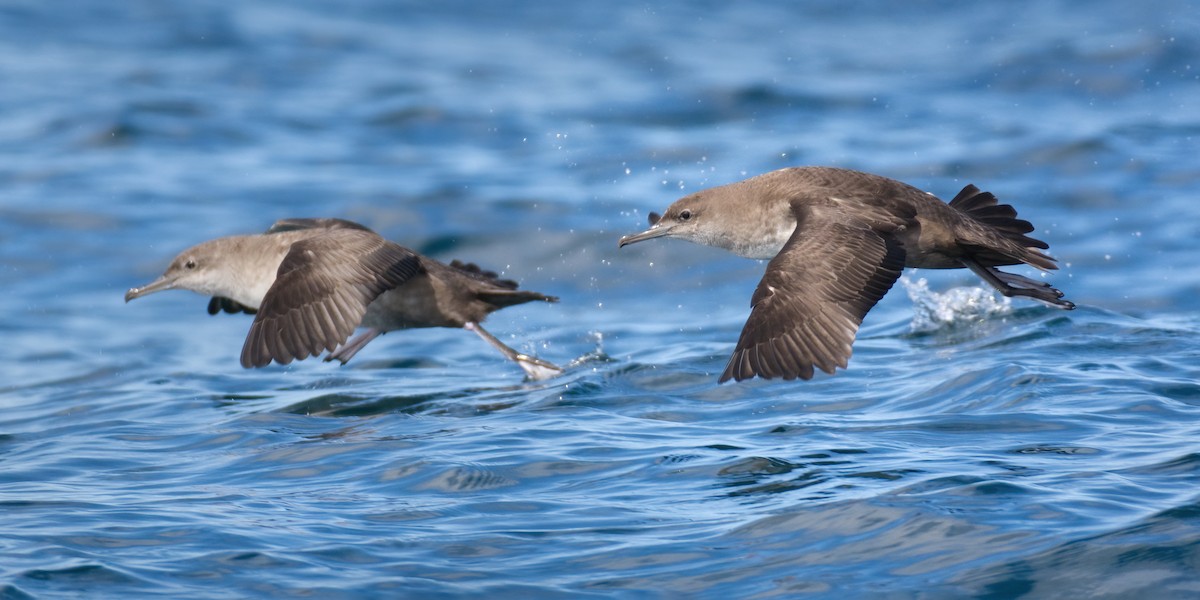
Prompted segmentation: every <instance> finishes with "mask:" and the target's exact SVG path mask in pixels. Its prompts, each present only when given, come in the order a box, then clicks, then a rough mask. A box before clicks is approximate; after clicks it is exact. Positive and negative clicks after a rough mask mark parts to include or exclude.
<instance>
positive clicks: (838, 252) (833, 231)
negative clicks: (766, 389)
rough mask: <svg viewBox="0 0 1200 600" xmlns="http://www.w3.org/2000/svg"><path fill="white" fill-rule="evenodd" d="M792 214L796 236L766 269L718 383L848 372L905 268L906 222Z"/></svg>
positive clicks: (825, 211) (804, 210)
mask: <svg viewBox="0 0 1200 600" xmlns="http://www.w3.org/2000/svg"><path fill="white" fill-rule="evenodd" d="M793 211H794V212H795V213H796V217H797V221H798V224H797V226H796V230H795V231H794V232H793V233H792V237H791V238H790V239H788V242H787V244H785V245H784V247H783V249H782V250H781V251H780V252H779V254H778V255H776V256H775V258H773V259H771V262H769V263H768V264H767V271H766V273H765V274H764V275H763V278H762V281H760V282H759V284H758V289H756V290H755V291H754V297H753V298H752V299H751V306H752V310H751V312H750V318H749V319H748V320H747V321H746V325H745V327H743V328H742V334H741V337H740V338H739V339H738V343H737V347H736V348H735V349H734V351H733V356H731V357H730V359H729V363H728V364H727V365H726V367H725V372H724V373H723V374H722V375H721V379H720V381H721V382H725V381H728V380H730V379H734V380H736V381H741V380H743V379H749V378H751V377H754V376H755V375H757V376H759V377H762V378H764V379H772V378H783V379H795V378H797V377H799V378H801V379H810V378H812V376H813V368H814V367H816V368H819V369H821V370H822V371H825V372H826V373H833V371H834V369H835V368H836V367H842V368H845V367H846V363H847V361H848V360H849V359H850V354H851V345H852V344H853V343H854V336H855V334H857V333H858V326H859V325H860V324H861V323H862V320H863V317H864V316H865V315H866V314H867V311H869V310H871V307H873V306H875V304H876V303H877V302H879V299H880V298H882V297H883V295H884V294H886V293H887V291H888V290H889V289H891V287H892V284H894V283H895V282H896V280H897V279H898V278H899V277H900V272H901V271H902V270H903V269H904V257H905V251H904V246H903V244H901V242H900V240H899V239H897V237H896V236H895V235H894V232H895V230H896V229H897V226H898V224H899V223H902V221H901V220H892V221H890V222H874V223H868V222H864V221H862V220H857V219H854V218H853V217H850V216H849V214H848V212H846V211H842V210H839V209H838V207H837V204H836V203H834V204H831V205H824V206H809V205H801V204H799V203H796V204H794V207H793Z"/></svg>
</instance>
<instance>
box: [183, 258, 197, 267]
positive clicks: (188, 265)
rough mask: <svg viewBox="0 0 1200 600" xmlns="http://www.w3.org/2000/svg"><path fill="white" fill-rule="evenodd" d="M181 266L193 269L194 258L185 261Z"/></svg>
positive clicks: (194, 264) (194, 265)
mask: <svg viewBox="0 0 1200 600" xmlns="http://www.w3.org/2000/svg"><path fill="white" fill-rule="evenodd" d="M183 266H184V268H186V269H195V268H196V261H194V260H189V261H187V262H185V263H183Z"/></svg>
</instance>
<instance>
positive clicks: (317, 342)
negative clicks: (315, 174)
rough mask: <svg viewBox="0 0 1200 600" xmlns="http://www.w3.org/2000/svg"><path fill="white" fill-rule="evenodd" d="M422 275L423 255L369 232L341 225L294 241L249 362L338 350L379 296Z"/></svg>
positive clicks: (249, 344) (262, 314) (258, 321)
mask: <svg viewBox="0 0 1200 600" xmlns="http://www.w3.org/2000/svg"><path fill="white" fill-rule="evenodd" d="M420 272H421V265H420V259H419V257H418V255H417V254H416V253H414V252H413V251H411V250H409V249H407V248H405V247H403V246H400V245H398V244H394V243H392V242H389V241H387V240H385V239H383V238H381V237H379V235H377V234H375V233H374V232H371V231H369V230H364V229H357V228H334V229H330V231H329V232H328V233H325V234H322V235H319V236H316V237H311V238H308V239H304V240H300V241H298V242H296V243H294V244H292V247H291V249H290V250H289V251H288V254H287V256H285V257H284V259H283V262H282V263H280V265H279V272H278V274H277V275H276V277H275V283H274V284H273V285H272V286H271V289H270V290H268V291H267V294H266V296H264V297H263V302H262V305H261V306H260V307H259V309H258V314H257V315H256V316H255V317H254V323H253V324H252V325H251V326H250V333H249V334H247V336H246V343H245V345H244V346H243V347H242V366H243V367H246V368H250V367H262V366H266V365H268V364H270V363H271V361H272V360H275V361H276V362H279V363H280V364H288V363H290V362H291V361H292V360H303V359H305V358H308V357H309V356H315V355H318V354H320V353H321V352H323V351H327V350H328V351H332V350H333V349H334V348H336V347H337V346H338V345H339V344H341V343H343V342H345V341H346V339H347V338H349V337H350V334H352V333H354V329H355V328H357V327H358V325H359V324H360V323H361V322H362V318H363V315H364V314H365V313H366V311H367V306H368V305H369V304H370V303H371V302H372V301H373V300H375V298H377V297H379V295H380V294H382V293H383V292H385V291H387V290H389V289H392V288H394V287H396V286H399V285H400V284H402V283H404V282H405V281H407V280H408V279H409V278H411V277H413V276H414V275H416V274H418V273H420Z"/></svg>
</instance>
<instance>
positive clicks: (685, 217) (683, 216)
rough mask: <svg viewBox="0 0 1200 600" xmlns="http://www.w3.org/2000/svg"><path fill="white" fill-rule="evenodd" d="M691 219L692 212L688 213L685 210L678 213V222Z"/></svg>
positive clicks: (688, 211)
mask: <svg viewBox="0 0 1200 600" xmlns="http://www.w3.org/2000/svg"><path fill="white" fill-rule="evenodd" d="M691 218H692V211H690V210H688V209H686V208H685V209H683V210H681V211H679V220H680V221H687V220H688V219H691Z"/></svg>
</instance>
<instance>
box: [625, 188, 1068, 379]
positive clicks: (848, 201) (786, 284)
mask: <svg viewBox="0 0 1200 600" xmlns="http://www.w3.org/2000/svg"><path fill="white" fill-rule="evenodd" d="M650 225H651V227H650V229H647V230H646V231H643V232H641V233H638V234H633V235H629V236H625V237H623V238H621V240H620V243H619V245H621V246H625V245H627V244H632V243H635V242H640V241H643V240H648V239H652V238H657V237H677V238H682V239H686V240H689V241H692V242H696V243H700V244H705V245H709V246H716V247H719V248H724V249H726V250H729V251H731V252H734V253H736V254H739V255H741V256H745V257H748V258H759V259H770V262H769V263H768V264H767V270H766V273H765V274H764V275H763V278H762V280H761V281H760V282H759V284H758V288H757V289H756V290H755V292H754V295H753V297H752V298H751V307H752V309H751V312H750V317H749V319H748V320H747V321H746V325H745V327H743V328H742V333H741V336H740V337H739V339H738V343H737V346H736V347H735V349H734V352H733V355H732V356H731V357H730V359H729V363H728V364H727V365H726V368H725V371H724V372H723V373H722V375H721V377H720V381H721V382H724V381H728V380H729V379H734V380H737V381H741V380H743V379H748V378H750V377H754V376H759V377H763V378H766V379H771V378H783V379H795V378H801V379H810V378H811V377H812V376H813V373H814V368H816V369H820V370H822V371H825V372H826V373H830V374H832V373H833V372H834V370H835V369H836V368H838V367H841V368H846V364H847V361H848V360H849V359H850V355H851V345H852V344H853V342H854V337H855V335H856V333H857V331H858V327H859V325H860V324H861V323H862V319H863V317H864V316H865V315H866V314H867V312H868V311H869V310H871V307H873V306H875V304H876V303H877V302H879V300H880V299H881V298H882V297H883V295H884V294H886V293H887V291H888V290H889V289H891V287H892V285H893V284H894V283H895V282H896V280H897V279H898V278H899V277H900V273H901V271H902V270H903V268H904V267H916V268H925V269H954V268H964V267H965V268H968V269H971V271H973V272H975V273H976V274H977V275H979V276H980V277H981V278H982V279H983V280H984V281H986V282H987V283H988V284H990V285H992V286H993V287H995V288H996V289H997V290H998V291H1000V292H1001V293H1002V294H1004V295H1006V296H1025V297H1029V298H1033V299H1035V300H1040V301H1042V302H1045V303H1047V304H1050V305H1052V306H1056V307H1059V308H1064V309H1072V308H1075V305H1074V304H1072V303H1071V302H1069V301H1067V300H1063V299H1062V296H1063V294H1062V292H1060V291H1059V290H1057V289H1054V288H1053V287H1051V286H1050V285H1049V284H1047V283H1044V282H1040V281H1035V280H1033V279H1029V278H1027V277H1023V276H1020V275H1015V274H1012V273H1005V272H1002V271H1000V270H998V269H997V268H996V267H999V266H1004V265H1017V264H1028V265H1032V266H1034V267H1037V268H1039V269H1042V270H1052V269H1056V268H1057V265H1055V262H1054V259H1053V258H1051V257H1050V256H1048V255H1047V254H1045V253H1043V252H1042V250H1045V249H1047V248H1048V247H1049V246H1048V245H1047V244H1046V243H1045V242H1042V241H1040V240H1037V239H1034V238H1031V237H1029V236H1028V235H1026V234H1028V233H1030V232H1031V231H1033V225H1031V224H1030V223H1029V222H1028V221H1024V220H1021V219H1018V218H1017V212H1016V210H1015V209H1013V207H1011V206H1009V205H1007V204H999V203H998V202H997V201H996V198H995V196H993V195H992V194H990V193H988V192H981V191H980V190H979V189H978V188H976V187H975V186H973V185H968V186H966V187H964V188H963V189H962V191H961V192H959V194H958V195H957V196H955V198H954V199H953V200H951V201H950V203H949V204H947V203H945V202H942V201H941V200H939V199H938V198H937V197H935V196H933V195H932V194H928V193H926V192H923V191H921V190H919V189H917V188H914V187H912V186H910V185H907V184H905V183H901V182H899V181H896V180H894V179H889V178H887V177H882V176H879V175H872V174H870V173H862V172H859V171H851V170H848V169H837V168H830V167H797V168H790V169H782V170H779V171H774V172H771V173H766V174H764V175H759V176H758V177H752V178H750V179H747V180H744V181H740V182H737V183H733V184H729V185H724V186H720V187H715V188H710V189H707V190H703V191H700V192H697V193H695V194H691V195H689V196H686V197H684V198H681V199H679V200H678V201H676V202H675V203H673V204H672V205H671V206H670V207H668V208H667V210H666V212H665V213H664V214H663V215H662V216H661V217H659V216H658V215H656V214H654V213H651V215H650Z"/></svg>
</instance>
